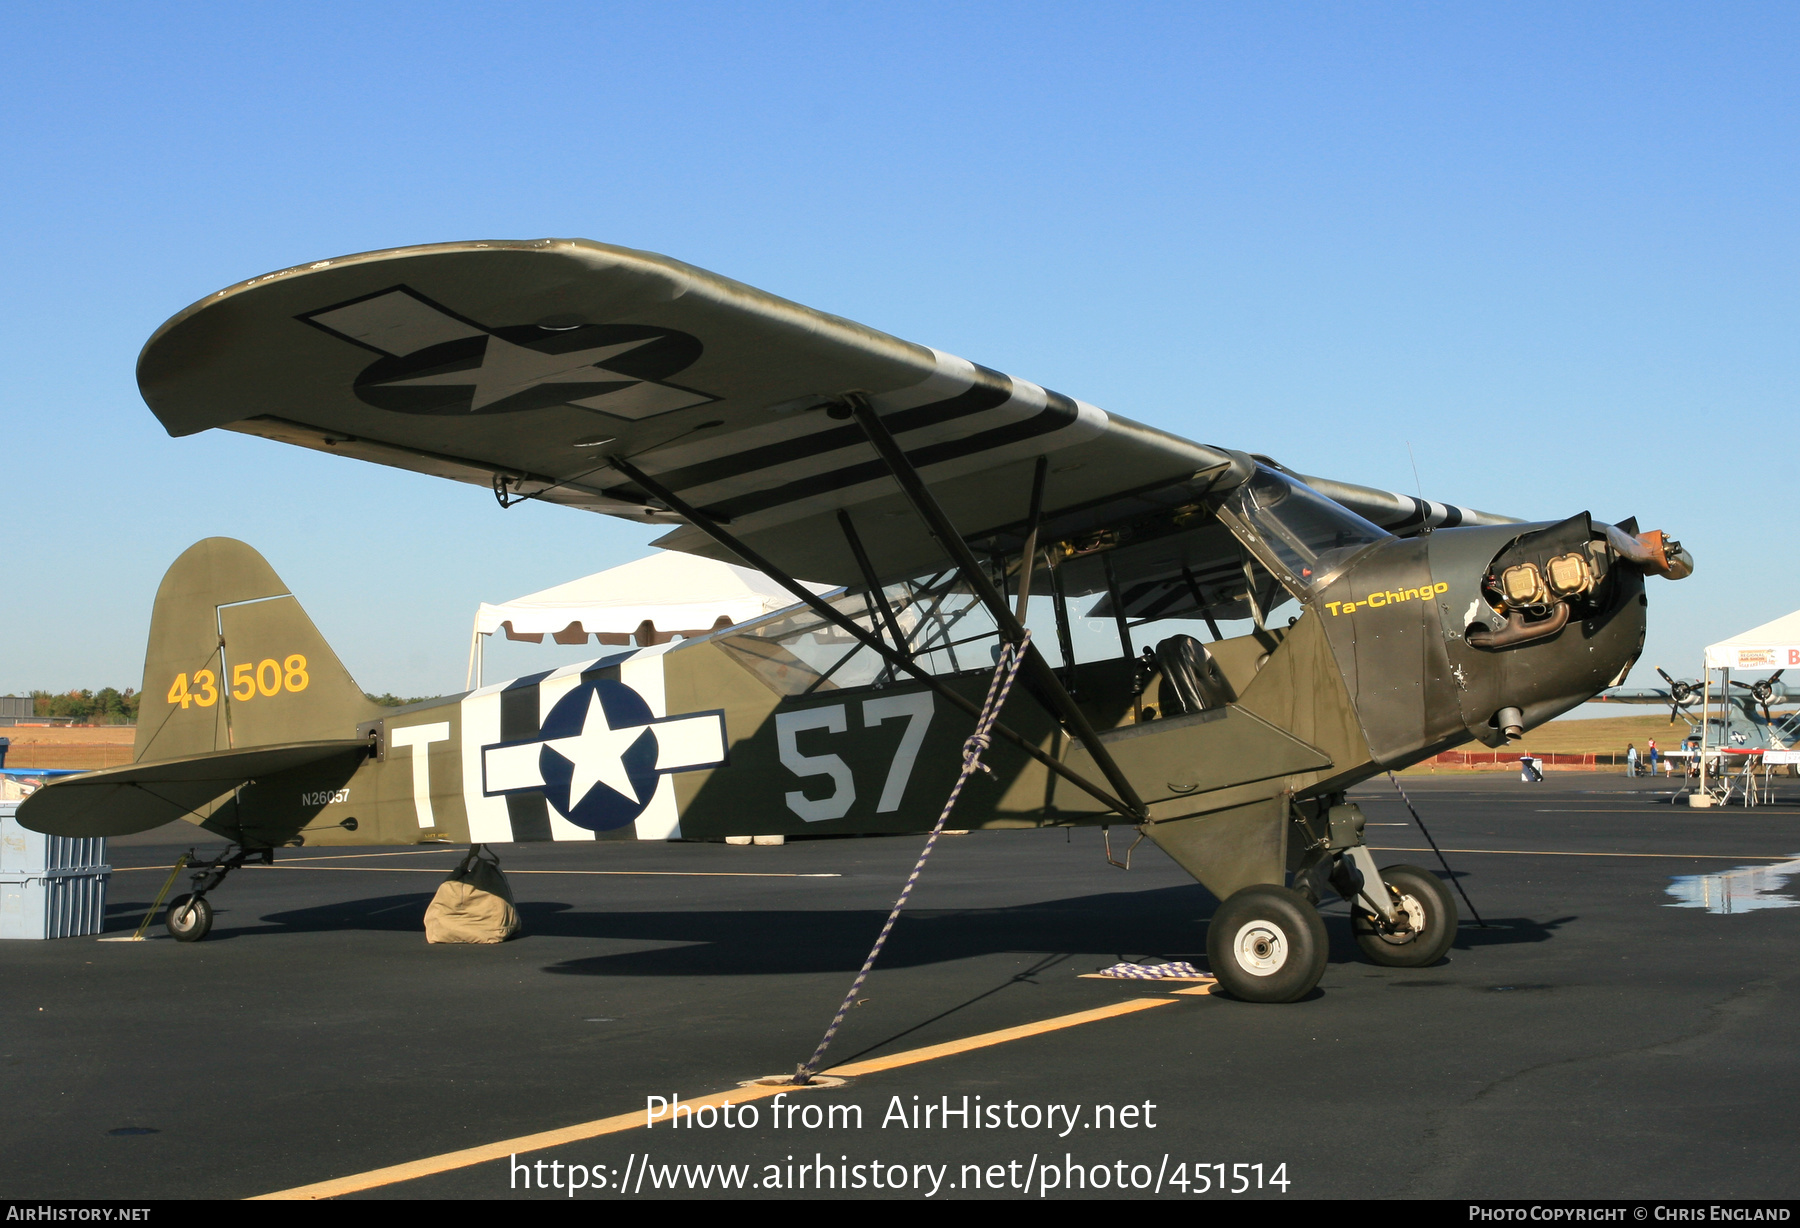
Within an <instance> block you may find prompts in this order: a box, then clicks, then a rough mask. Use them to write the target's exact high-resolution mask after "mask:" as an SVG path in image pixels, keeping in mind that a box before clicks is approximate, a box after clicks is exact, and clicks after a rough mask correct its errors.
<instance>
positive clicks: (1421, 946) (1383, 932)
mask: <svg viewBox="0 0 1800 1228" xmlns="http://www.w3.org/2000/svg"><path fill="white" fill-rule="evenodd" d="M1381 881H1382V883H1383V884H1385V886H1386V889H1387V893H1388V898H1389V901H1390V902H1391V906H1392V909H1393V913H1394V916H1393V918H1392V919H1391V920H1388V919H1385V918H1382V917H1379V916H1377V915H1376V914H1375V913H1374V912H1372V911H1371V910H1370V909H1368V908H1367V907H1366V906H1365V904H1364V901H1363V900H1362V899H1360V898H1358V899H1354V900H1352V901H1351V902H1350V928H1351V930H1352V931H1353V932H1354V933H1355V935H1356V945H1357V946H1358V947H1360V948H1362V953H1363V955H1364V956H1365V957H1366V958H1367V959H1368V960H1369V962H1371V963H1376V964H1381V965H1383V966H1385V967H1389V968H1423V967H1425V966H1427V965H1428V964H1435V963H1437V962H1438V960H1440V959H1442V958H1443V957H1444V952H1446V951H1448V950H1449V949H1450V944H1451V943H1452V942H1453V941H1455V939H1456V900H1455V899H1454V898H1453V897H1452V896H1451V894H1450V892H1449V891H1448V890H1447V889H1446V888H1445V886H1444V884H1443V882H1442V881H1441V880H1440V879H1439V878H1438V876H1437V875H1435V874H1433V873H1432V872H1431V871H1430V870H1426V869H1423V868H1421V867H1419V866H1385V867H1383V868H1382V870H1381Z"/></svg>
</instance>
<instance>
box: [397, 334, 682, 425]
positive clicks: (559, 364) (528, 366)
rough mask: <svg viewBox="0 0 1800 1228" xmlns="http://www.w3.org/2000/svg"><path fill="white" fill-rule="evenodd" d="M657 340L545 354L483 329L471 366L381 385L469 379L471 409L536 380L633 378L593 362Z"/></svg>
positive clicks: (597, 381) (626, 380)
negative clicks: (483, 342) (483, 340)
mask: <svg viewBox="0 0 1800 1228" xmlns="http://www.w3.org/2000/svg"><path fill="white" fill-rule="evenodd" d="M655 340H657V338H655V337H645V338H642V339H640V340H637V341H621V342H619V343H617V344H616V345H600V346H594V347H593V348H592V349H586V350H574V351H572V352H570V353H567V354H547V353H545V352H543V351H542V350H534V349H531V348H530V347H529V346H523V345H514V344H513V343H512V342H510V341H506V340H504V339H502V338H500V337H496V336H494V335H493V334H492V333H490V334H488V339H487V348H486V350H484V351H483V353H482V355H481V366H479V367H477V368H476V369H475V370H472V371H442V372H439V373H438V374H436V375H419V376H414V377H413V378H411V379H397V380H387V381H385V382H383V384H382V385H381V386H382V387H384V388H409V387H425V386H431V385H437V386H445V385H448V386H456V385H464V386H467V385H469V384H473V385H474V386H475V387H474V392H473V393H472V394H471V395H470V399H469V412H470V413H475V412H477V411H479V410H481V409H484V408H486V407H487V406H489V405H492V404H494V403H495V402H497V401H504V400H505V399H506V398H507V397H510V396H514V395H516V394H518V393H521V392H524V391H525V390H526V389H527V388H536V387H537V386H538V385H540V384H602V383H612V382H618V383H633V382H636V380H637V377H636V376H631V375H621V374H619V373H618V372H616V371H606V370H602V369H601V368H598V367H596V366H595V365H594V364H595V363H600V362H605V361H606V360H607V359H609V358H617V357H618V356H619V355H620V354H624V353H627V352H629V351H631V350H635V349H637V348H638V347H639V346H643V345H648V344H649V343H650V342H652V341H655Z"/></svg>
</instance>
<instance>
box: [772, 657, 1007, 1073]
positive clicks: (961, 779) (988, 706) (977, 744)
mask: <svg viewBox="0 0 1800 1228" xmlns="http://www.w3.org/2000/svg"><path fill="white" fill-rule="evenodd" d="M1030 647H1031V632H1030V631H1029V630H1027V631H1026V632H1025V636H1024V638H1023V639H1021V640H1020V641H1019V642H1018V643H1016V644H1007V645H1005V646H1004V647H1002V648H1001V649H1000V656H999V658H998V659H997V660H996V661H995V662H994V680H993V682H992V683H990V684H989V685H988V693H987V699H986V700H985V701H984V702H983V703H982V705H981V713H980V715H979V716H977V717H976V718H975V732H974V733H972V734H970V735H969V739H968V741H966V742H964V743H963V747H962V759H963V766H962V773H961V774H960V775H959V776H957V778H956V785H955V787H953V788H952V789H951V790H950V796H949V798H948V799H946V800H945V802H944V809H943V810H942V811H941V812H940V813H939V814H938V817H937V823H936V824H935V825H934V826H933V827H932V829H931V835H930V837H929V838H927V839H926V841H925V848H924V849H923V851H921V852H920V853H919V860H918V861H917V862H916V863H915V864H914V865H913V868H912V874H911V876H910V877H908V878H907V880H906V886H904V887H902V888H901V889H900V898H899V899H897V900H895V901H894V907H893V910H892V911H890V912H889V913H888V918H887V924H886V925H884V926H882V927H881V933H880V934H879V935H877V936H876V939H875V945H874V946H872V947H870V948H869V958H867V959H865V960H863V966H862V971H860V972H858V973H857V974H856V979H855V980H854V981H852V982H851V983H850V992H849V993H847V994H845V995H844V1000H843V1002H842V1003H841V1004H840V1005H839V1006H838V1009H837V1014H836V1015H834V1016H832V1019H831V1026H830V1027H828V1028H826V1029H825V1035H824V1036H823V1037H822V1038H820V1040H819V1047H818V1048H817V1049H814V1050H813V1055H812V1056H811V1057H809V1058H807V1059H806V1060H805V1061H804V1062H802V1063H801V1064H800V1065H798V1066H796V1067H795V1068H794V1082H795V1083H798V1084H806V1083H810V1082H812V1077H813V1076H814V1075H815V1074H817V1073H818V1072H819V1063H820V1062H821V1061H823V1060H824V1057H825V1050H827V1049H829V1048H830V1047H831V1041H832V1038H833V1037H835V1036H836V1035H837V1030H838V1028H839V1027H841V1026H842V1025H843V1022H844V1016H845V1015H847V1014H849V1013H850V1006H851V1004H852V1003H854V1002H855V1001H856V995H857V993H858V992H859V991H861V989H862V987H863V982H864V981H866V980H868V979H869V970H870V969H871V968H873V967H874V966H875V961H876V960H877V959H878V958H880V956H881V948H882V947H883V946H885V945H887V940H888V935H889V934H891V933H893V930H894V922H896V921H898V920H899V919H900V910H901V909H902V908H905V907H906V900H907V897H909V896H910V895H912V889H913V887H914V885H915V884H917V883H918V881H919V874H920V872H921V871H923V870H924V869H925V860H926V858H928V857H930V856H931V850H932V849H934V848H936V847H937V838H938V837H939V836H940V835H942V834H943V831H944V823H945V822H946V821H947V820H948V819H949V818H950V812H951V811H952V810H954V809H956V799H957V798H959V797H961V796H962V791H963V786H964V785H966V784H968V783H969V777H971V776H973V775H974V774H975V773H976V771H977V770H980V771H983V772H986V773H987V774H988V775H990V776H992V775H993V774H994V771H993V769H992V768H990V767H988V766H987V764H985V763H983V762H982V761H981V756H982V752H984V751H986V750H987V748H988V747H989V746H990V745H991V744H992V742H993V739H992V738H991V737H990V736H989V734H990V731H991V730H992V729H993V727H994V722H995V721H996V720H998V719H999V718H1000V709H1001V708H1003V707H1005V706H1006V697H1007V696H1008V695H1009V694H1011V693H1012V686H1013V679H1014V678H1015V677H1017V676H1018V673H1019V666H1020V665H1022V664H1024V661H1025V654H1026V652H1027V651H1029V650H1030Z"/></svg>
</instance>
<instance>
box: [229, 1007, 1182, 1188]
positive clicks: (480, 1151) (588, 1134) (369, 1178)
mask: <svg viewBox="0 0 1800 1228" xmlns="http://www.w3.org/2000/svg"><path fill="white" fill-rule="evenodd" d="M1173 1001H1174V999H1173V998H1132V999H1130V1000H1129V1001H1125V1002H1115V1003H1114V1004H1113V1005H1111V1006H1102V1007H1099V1008H1097V1009H1095V1010H1089V1011H1077V1012H1076V1013H1074V1014H1073V1015H1058V1016H1056V1017H1055V1018H1053V1019H1041V1020H1039V1021H1038V1022H1036V1023H1027V1024H1024V1025H1022V1026H1020V1027H1016V1028H1002V1029H1001V1030H1000V1031H998V1032H984V1033H982V1034H981V1035H979V1036H968V1037H964V1038H963V1039H962V1040H952V1041H948V1042H946V1043H944V1044H941V1045H927V1046H925V1047H924V1048H922V1049H908V1050H906V1051H905V1052H903V1053H895V1054H891V1055H889V1056H887V1057H877V1058H870V1059H869V1060H867V1061H862V1062H851V1063H849V1064H848V1065H845V1066H833V1067H832V1068H831V1069H830V1070H828V1071H826V1072H825V1073H827V1074H830V1075H833V1076H835V1077H837V1078H849V1077H852V1076H855V1075H863V1074H874V1073H875V1072H877V1071H881V1070H893V1069H895V1068H897V1067H900V1066H914V1065H917V1064H918V1063H920V1062H930V1061H934V1060H936V1059H937V1058H940V1057H950V1056H951V1055H953V1054H957V1053H968V1052H970V1051H971V1050H974V1049H985V1048H987V1047H988V1046H990V1045H1000V1044H1005V1043H1006V1042H1007V1041H1009V1040H1020V1039H1022V1038H1024V1037H1027V1036H1041V1035H1043V1034H1044V1033H1046V1032H1056V1031H1060V1030H1062V1029H1063V1028H1073V1027H1079V1026H1080V1025H1082V1024H1084V1023H1093V1022H1095V1021H1097V1020H1101V1019H1111V1018H1113V1017H1115V1016H1117V1015H1129V1014H1132V1013H1134V1012H1136V1011H1142V1010H1149V1009H1150V1008H1151V1007H1153V1006H1167V1005H1169V1004H1170V1003H1171V1002H1173ZM796 1090H797V1089H795V1088H793V1087H780V1086H776V1087H768V1086H762V1085H756V1084H752V1085H751V1086H749V1087H739V1088H734V1089H733V1090H731V1091H728V1092H715V1093H713V1094H712V1095H710V1096H700V1097H697V1098H695V1099H693V1100H683V1101H682V1102H681V1103H682V1104H684V1105H688V1106H690V1107H692V1108H695V1109H701V1108H705V1107H707V1106H709V1105H710V1106H712V1107H714V1108H717V1107H719V1106H721V1105H723V1104H725V1103H726V1102H727V1101H729V1102H731V1103H732V1104H743V1103H745V1102H746V1101H750V1100H763V1099H766V1098H768V1097H770V1096H776V1095H780V1094H781V1093H782V1092H795V1091H796ZM643 1124H644V1111H643V1110H642V1109H638V1110H636V1111H634V1112H630V1113H620V1114H618V1115H617V1116H614V1117H602V1118H600V1119H598V1120H597V1121H588V1122H582V1123H581V1124H580V1125H576V1126H564V1127H563V1128H562V1129H560V1130H545V1131H542V1132H541V1133H538V1134H524V1135H520V1136H519V1137H518V1138H509V1139H502V1140H500V1141H499V1142H497V1143H485V1144H483V1145H482V1146H479V1147H465V1148H463V1149H462V1150H461V1151H447V1152H445V1153H444V1154H442V1155H435V1156H427V1157H426V1158H425V1159H423V1160H412V1161H409V1162H407V1163H405V1164H392V1165H389V1166H388V1167H386V1168H376V1169H371V1170H370V1171H368V1172H366V1173H355V1174H353V1175H351V1176H348V1177H335V1178H333V1179H332V1180H330V1181H318V1182H314V1183H313V1184H312V1185H297V1186H295V1187H294V1188H292V1189H287V1190H276V1191H275V1192H274V1193H272V1194H258V1195H257V1196H256V1198H255V1199H253V1200H252V1201H260V1200H264V1199H303V1198H337V1197H340V1196H341V1195H344V1194H355V1193H360V1192H361V1191H363V1190H372V1189H375V1188H377V1187H379V1186H384V1185H394V1184H397V1183H399V1182H402V1181H416V1180H418V1179H419V1178H420V1177H430V1176H435V1175H436V1174H438V1173H447V1172H451V1171H452V1170H454V1169H458V1168H468V1167H470V1166H472V1165H475V1164H486V1163H487V1162H489V1161H490V1160H504V1159H506V1158H507V1157H509V1156H515V1155H519V1154H520V1153H522V1152H527V1151H542V1150H543V1149H544V1148H546V1147H561V1146H564V1145H566V1144H568V1143H579V1142H581V1141H582V1140H584V1139H590V1138H598V1137H600V1136H601V1135H603V1134H618V1133H621V1132H622V1131H625V1130H635V1129H637V1128H638V1127H640V1126H642V1125H643Z"/></svg>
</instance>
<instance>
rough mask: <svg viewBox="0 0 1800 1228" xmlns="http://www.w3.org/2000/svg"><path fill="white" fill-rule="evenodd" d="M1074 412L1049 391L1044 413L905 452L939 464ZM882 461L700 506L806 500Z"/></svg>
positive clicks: (880, 469)
mask: <svg viewBox="0 0 1800 1228" xmlns="http://www.w3.org/2000/svg"><path fill="white" fill-rule="evenodd" d="M1078 416H1079V411H1078V410H1077V409H1076V408H1075V402H1074V401H1072V400H1070V399H1069V398H1068V397H1065V396H1063V395H1062V394H1060V393H1055V392H1052V393H1050V394H1049V404H1048V406H1047V407H1046V408H1045V409H1044V410H1043V412H1041V413H1038V414H1035V415H1033V416H1032V417H1030V418H1027V419H1025V420H1024V421H1023V422H1009V423H1007V424H1006V425H1005V426H998V427H995V428H994V429H992V430H988V431H982V432H980V433H979V434H976V435H970V436H968V437H967V438H964V439H951V440H946V441H944V442H943V443H935V444H927V445H926V446H925V447H922V448H914V449H911V450H909V451H907V453H906V457H907V459H908V460H910V461H911V462H912V463H913V465H914V467H916V468H918V469H925V468H928V467H929V466H931V465H941V464H943V463H944V462H946V461H952V460H956V459H958V458H960V457H964V456H972V455H975V454H977V453H980V452H989V451H992V450H994V449H995V448H1000V447H1004V446H1006V445H1007V444H1010V443H1017V442H1018V441H1020V440H1022V439H1032V438H1035V437H1036V436H1038V435H1047V434H1049V433H1050V432H1052V431H1059V430H1061V429H1062V428H1063V427H1066V426H1068V425H1070V424H1071V423H1073V422H1074V421H1075V419H1076V418H1077V417H1078ZM887 472H888V468H887V465H885V464H884V463H882V461H881V460H880V459H879V458H876V459H871V460H868V461H865V462H863V463H861V464H857V465H849V466H847V467H845V468H843V469H838V470H835V471H834V472H831V473H821V474H819V475H817V476H816V477H810V478H805V479H803V480H801V481H798V482H790V483H788V484H787V485H786V486H781V487H777V488H776V489H774V490H759V491H754V492H752V493H750V494H747V495H740V496H739V497H737V498H735V499H726V500H724V501H722V502H719V503H715V504H713V505H712V506H710V507H708V508H706V509H705V510H706V511H707V512H708V513H710V514H714V515H718V516H723V517H727V518H729V519H736V518H737V517H739V516H748V515H751V514H752V513H755V512H761V511H767V510H768V509H769V508H772V507H780V506H781V505H782V504H784V503H792V502H795V501H796V500H799V499H810V498H813V497H814V496H817V495H821V494H824V493H825V492H827V491H832V490H843V489H844V488H846V487H850V486H860V485H862V484H863V483H864V482H873V481H875V480H876V479H877V478H881V477H885V476H886V475H887Z"/></svg>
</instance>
